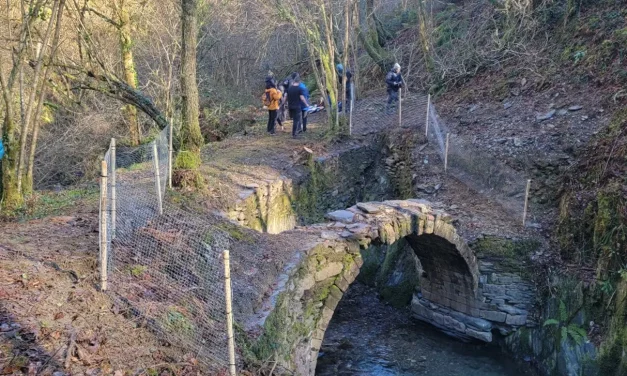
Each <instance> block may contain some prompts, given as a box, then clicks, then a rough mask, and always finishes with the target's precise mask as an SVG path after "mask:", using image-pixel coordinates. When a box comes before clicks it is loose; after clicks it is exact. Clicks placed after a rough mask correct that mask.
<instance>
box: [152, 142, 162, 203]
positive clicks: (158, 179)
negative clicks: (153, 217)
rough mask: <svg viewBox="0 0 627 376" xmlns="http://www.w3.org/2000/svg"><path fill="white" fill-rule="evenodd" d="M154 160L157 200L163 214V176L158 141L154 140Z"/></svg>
mask: <svg viewBox="0 0 627 376" xmlns="http://www.w3.org/2000/svg"><path fill="white" fill-rule="evenodd" d="M152 162H153V166H154V169H155V187H156V188H157V202H158V204H159V214H163V198H162V195H161V176H160V174H159V154H158V153H157V141H153V142H152Z"/></svg>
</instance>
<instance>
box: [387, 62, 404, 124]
mask: <svg viewBox="0 0 627 376" xmlns="http://www.w3.org/2000/svg"><path fill="white" fill-rule="evenodd" d="M385 83H386V84H387V89H388V104H387V106H385V113H386V114H389V113H390V106H391V105H393V104H396V103H397V102H398V90H399V89H400V88H402V87H403V77H402V76H401V66H400V65H399V64H398V63H394V66H393V67H392V70H390V71H389V72H388V74H387V75H386V76H385Z"/></svg>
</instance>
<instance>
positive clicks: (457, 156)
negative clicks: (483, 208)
mask: <svg viewBox="0 0 627 376" xmlns="http://www.w3.org/2000/svg"><path fill="white" fill-rule="evenodd" d="M425 112H426V114H425V121H424V122H423V124H425V122H426V125H425V133H426V135H427V138H428V140H429V142H430V143H431V144H432V145H434V147H435V148H436V150H437V152H438V153H439V155H440V157H441V160H442V162H443V164H444V167H445V171H446V173H448V174H450V175H452V176H454V177H455V178H456V179H457V180H458V181H460V182H462V183H463V184H464V185H466V186H467V187H469V188H470V189H472V190H474V191H475V192H476V193H478V194H480V195H482V196H484V197H486V198H487V199H489V200H491V201H495V202H497V203H498V204H499V205H501V206H502V207H503V209H504V210H505V211H506V212H507V213H508V214H509V215H510V216H511V217H514V218H516V219H517V220H521V221H523V223H524V220H525V216H526V211H527V200H528V194H529V192H528V189H529V180H527V179H526V178H525V177H524V176H523V175H521V174H520V172H518V171H515V170H514V169H512V168H510V167H508V166H507V165H505V164H504V163H503V162H502V161H499V160H497V159H495V158H494V157H492V156H490V155H489V154H487V153H485V152H484V151H482V150H480V149H479V148H478V147H476V146H474V145H472V144H471V143H469V142H468V141H466V140H463V139H461V138H459V137H457V135H456V134H455V133H453V132H452V131H451V129H450V128H448V127H447V126H446V124H445V123H444V121H443V120H442V119H441V118H440V116H439V115H438V112H437V108H436V105H435V104H434V103H433V102H432V101H431V100H429V104H428V106H427V110H426V111H425Z"/></svg>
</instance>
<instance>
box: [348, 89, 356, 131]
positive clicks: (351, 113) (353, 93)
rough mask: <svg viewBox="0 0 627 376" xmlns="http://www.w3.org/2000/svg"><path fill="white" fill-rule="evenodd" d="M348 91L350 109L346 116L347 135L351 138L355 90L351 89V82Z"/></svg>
mask: <svg viewBox="0 0 627 376" xmlns="http://www.w3.org/2000/svg"><path fill="white" fill-rule="evenodd" d="M350 90H351V108H350V112H349V114H348V135H349V136H352V135H353V109H354V106H355V90H354V89H353V83H352V82H351V85H350Z"/></svg>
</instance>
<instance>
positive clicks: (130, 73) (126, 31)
mask: <svg viewBox="0 0 627 376" xmlns="http://www.w3.org/2000/svg"><path fill="white" fill-rule="evenodd" d="M116 8H117V9H116V11H117V13H118V19H119V23H118V34H119V38H120V52H121V54H122V56H121V57H122V68H123V71H124V81H125V82H126V84H127V85H128V86H130V87H132V88H133V89H137V71H136V70H135V60H134V59H133V39H132V36H131V20H130V16H129V12H128V7H127V6H126V5H125V4H124V0H120V1H119V3H117V4H116ZM123 111H124V116H125V117H126V121H127V122H128V128H129V135H130V139H131V140H130V141H131V145H139V143H140V141H141V134H140V129H139V121H138V119H137V108H136V107H135V106H132V105H126V106H124V109H123Z"/></svg>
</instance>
